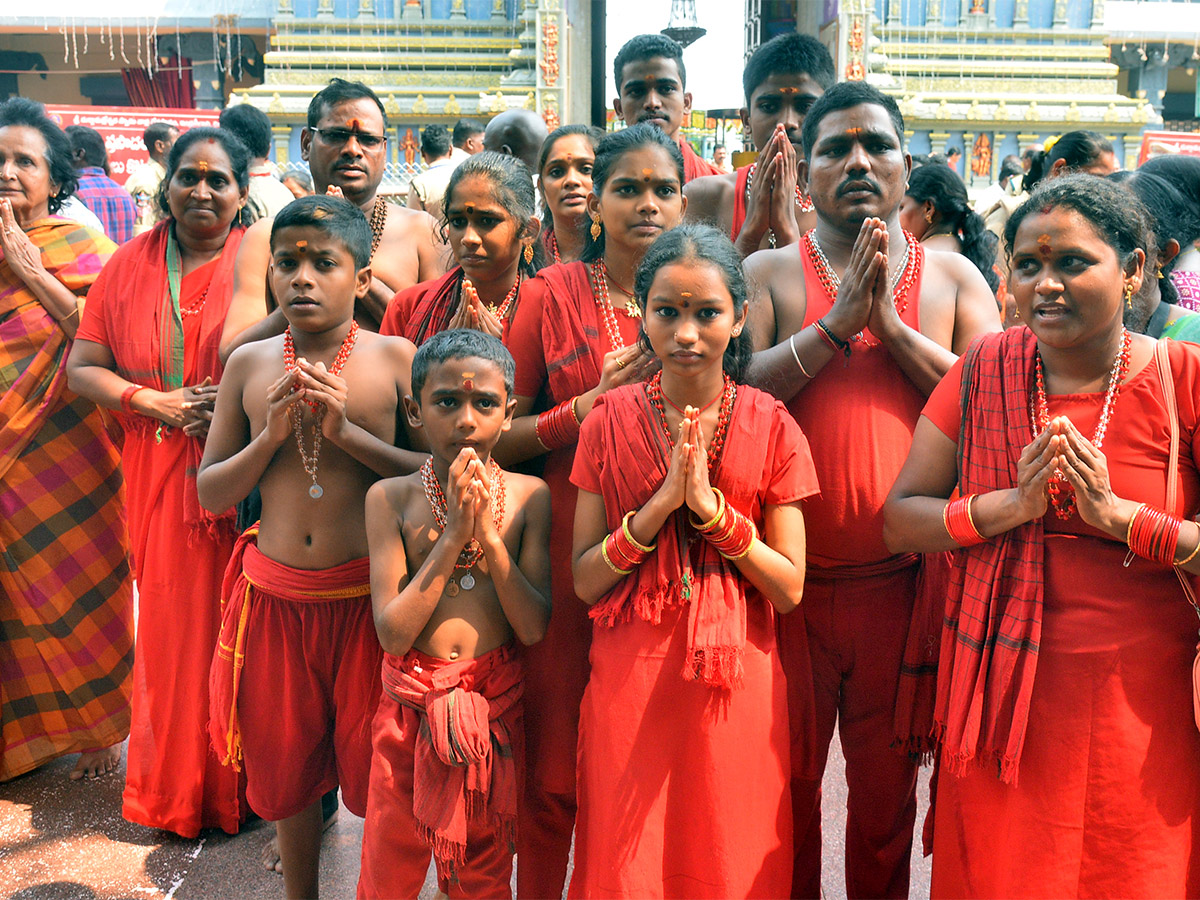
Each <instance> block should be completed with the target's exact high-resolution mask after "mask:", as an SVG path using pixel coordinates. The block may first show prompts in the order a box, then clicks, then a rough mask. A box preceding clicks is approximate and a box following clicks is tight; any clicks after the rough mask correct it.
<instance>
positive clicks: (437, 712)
mask: <svg viewBox="0 0 1200 900" xmlns="http://www.w3.org/2000/svg"><path fill="white" fill-rule="evenodd" d="M383 690H384V693H386V694H387V695H388V696H389V697H391V698H392V699H393V700H395V701H396V702H397V703H400V704H403V705H404V706H407V707H409V708H410V709H415V710H416V711H417V712H418V713H420V714H421V715H422V716H423V717H424V721H423V722H422V727H421V731H420V734H419V736H418V738H417V746H416V751H415V759H414V763H413V767H414V771H413V817H414V818H415V819H416V820H417V830H418V833H419V835H420V837H421V840H423V841H425V842H426V843H428V844H429V845H430V846H431V847H432V848H433V855H434V857H435V859H436V860H437V863H438V869H439V872H442V871H445V870H449V871H452V870H453V867H454V866H461V865H463V864H464V863H465V862H466V853H467V824H468V822H469V821H471V820H477V821H478V820H480V819H485V820H486V821H488V822H489V823H491V824H492V825H493V826H495V827H496V828H497V829H498V835H499V839H500V840H502V841H504V842H506V843H507V845H508V846H509V848H513V847H515V846H516V829H517V766H516V762H515V760H514V758H513V734H514V731H513V729H514V728H517V727H519V723H518V720H519V715H520V711H521V707H520V700H521V695H522V694H523V693H524V690H525V680H524V677H523V674H522V669H521V663H520V660H519V658H518V656H517V651H516V648H515V647H514V646H513V645H512V644H511V643H509V644H506V645H504V646H503V647H498V648H497V649H495V650H492V651H491V652H489V653H485V654H483V655H482V656H480V657H478V658H477V659H464V660H459V661H457V662H449V661H446V660H439V659H435V658H433V657H429V656H427V655H425V654H423V653H420V652H418V651H416V650H410V651H409V652H408V653H407V654H405V655H404V656H403V657H395V656H392V655H391V654H390V653H389V654H384V658H383Z"/></svg>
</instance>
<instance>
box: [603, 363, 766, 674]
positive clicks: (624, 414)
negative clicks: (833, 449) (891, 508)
mask: <svg viewBox="0 0 1200 900" xmlns="http://www.w3.org/2000/svg"><path fill="white" fill-rule="evenodd" d="M776 402H777V401H776V400H775V399H774V398H773V397H770V396H768V395H767V394H764V393H762V392H761V391H756V390H754V389H753V388H747V387H739V388H738V396H737V400H736V401H735V403H734V410H733V415H732V417H731V419H730V423H729V431H728V434H727V436H726V440H725V448H724V450H723V451H722V454H721V459H720V460H719V461H718V463H717V465H716V467H715V469H714V470H713V472H712V483H713V484H714V486H716V487H719V488H720V489H721V491H722V492H723V493H724V494H725V502H726V503H728V504H729V505H730V506H732V507H733V508H734V509H736V510H738V512H741V513H743V514H744V515H748V516H751V517H753V514H754V509H753V504H754V499H755V497H756V496H757V493H758V489H759V478H760V475H761V473H762V471H763V467H764V466H765V465H766V464H767V451H768V442H767V441H766V440H764V435H766V434H769V433H770V429H771V422H772V420H773V418H774V415H775V406H776ZM600 404H603V406H604V408H605V413H604V415H603V416H602V418H601V419H600V421H601V422H602V423H603V427H604V430H605V438H604V440H605V444H606V446H609V447H615V446H628V448H629V453H630V458H631V459H636V460H638V462H639V465H636V466H632V465H631V466H611V467H610V468H609V469H608V474H607V477H606V478H605V479H604V482H603V485H602V496H603V498H604V511H605V516H606V518H607V521H608V527H609V528H610V529H612V528H617V527H619V526H620V524H621V518H622V517H623V516H624V515H625V513H626V512H628V511H629V510H631V509H640V508H641V507H642V506H644V505H645V503H646V502H647V501H648V500H649V499H650V497H651V496H652V495H653V494H654V492H655V491H657V490H658V488H659V486H660V485H661V484H662V483H663V479H664V478H665V477H666V474H667V469H668V468H669V466H670V458H671V445H670V443H669V442H668V441H667V436H666V434H665V433H664V432H663V429H662V426H661V424H660V422H659V413H658V410H657V409H655V408H654V406H653V405H652V404H651V403H650V400H649V398H648V396H647V394H646V388H645V386H644V385H640V384H639V385H629V386H626V387H623V388H619V389H617V390H615V391H609V392H608V393H607V394H605V395H604V396H603V397H601V398H600V399H599V400H598V401H597V409H599V408H600ZM593 412H595V410H593ZM656 540H657V547H656V549H655V550H654V551H653V552H652V553H651V554H650V556H649V558H648V559H647V560H646V561H645V562H644V563H642V565H641V566H639V567H638V568H637V570H636V571H635V572H634V573H633V574H632V575H629V576H627V577H625V578H623V579H622V580H621V581H620V582H618V583H617V585H616V587H614V588H613V589H612V590H611V591H609V593H608V594H606V595H605V596H604V598H603V599H602V600H600V602H599V603H597V604H596V605H595V606H594V607H592V610H591V616H592V618H593V620H595V622H596V624H598V625H602V626H609V627H611V626H613V625H615V624H617V623H618V622H621V621H626V620H628V617H629V616H631V615H632V616H637V617H638V618H640V619H642V620H644V621H646V622H649V623H651V624H654V625H657V624H659V622H661V621H662V615H663V611H664V610H666V609H669V608H673V607H676V606H679V605H682V604H684V603H686V604H688V653H687V658H686V661H685V664H684V670H683V677H684V678H686V679H688V680H697V679H698V680H700V681H703V682H704V683H705V684H709V685H712V686H714V687H720V688H734V687H738V686H739V685H740V684H741V680H742V650H743V647H744V646H745V643H746V597H745V592H744V588H743V586H742V584H741V582H740V579H739V575H738V571H737V567H736V566H734V564H733V563H731V562H730V561H729V560H727V559H725V558H724V557H722V556H721V554H719V553H718V552H717V551H716V550H715V549H713V547H712V545H711V544H710V543H709V542H708V541H706V540H704V539H703V538H702V537H700V536H699V535H698V534H697V533H696V530H695V528H694V527H693V526H692V525H691V523H690V522H689V517H688V510H687V509H686V508H681V509H679V510H676V512H675V513H673V514H672V516H671V518H669V519H668V520H667V522H666V524H665V525H664V526H663V529H662V531H660V532H659V534H658V536H657V538H656ZM684 548H688V549H686V550H685V549H684ZM685 564H686V565H685Z"/></svg>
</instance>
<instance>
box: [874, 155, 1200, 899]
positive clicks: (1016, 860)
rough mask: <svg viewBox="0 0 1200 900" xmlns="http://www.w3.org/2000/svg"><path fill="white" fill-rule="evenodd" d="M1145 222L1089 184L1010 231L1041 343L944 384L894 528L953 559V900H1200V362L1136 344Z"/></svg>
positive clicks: (1038, 201) (1054, 196)
mask: <svg viewBox="0 0 1200 900" xmlns="http://www.w3.org/2000/svg"><path fill="white" fill-rule="evenodd" d="M1146 221H1147V220H1146V213H1145V210H1144V208H1143V207H1142V205H1141V203H1140V202H1139V201H1138V200H1137V198H1136V197H1134V196H1133V195H1132V194H1130V193H1129V192H1127V191H1124V190H1122V189H1121V188H1119V187H1117V186H1116V185H1113V184H1111V183H1110V182H1107V181H1104V180H1101V179H1098V178H1095V177H1093V176H1089V175H1071V176H1064V177H1062V178H1056V179H1053V180H1052V181H1049V182H1047V183H1046V184H1044V185H1040V186H1039V187H1038V189H1037V190H1036V191H1035V192H1034V193H1033V195H1032V196H1031V197H1030V198H1029V199H1028V200H1027V201H1026V202H1025V203H1024V204H1023V205H1022V206H1020V207H1019V208H1018V209H1017V210H1016V211H1015V212H1014V213H1013V215H1012V217H1011V218H1010V219H1009V221H1008V223H1007V226H1006V228H1005V243H1006V244H1007V245H1008V250H1009V258H1010V266H1011V275H1010V277H1009V289H1010V291H1011V293H1012V295H1013V298H1014V299H1015V301H1016V305H1017V309H1018V311H1019V312H1020V318H1021V321H1022V322H1024V323H1026V324H1027V327H1026V326H1024V325H1022V326H1018V327H1014V328H1010V329H1008V330H1007V331H1005V332H1003V333H1002V334H991V335H986V336H984V337H983V338H981V339H980V340H979V341H977V342H976V343H974V344H972V346H971V347H970V349H968V351H967V353H966V354H965V355H964V356H963V357H962V359H960V360H959V362H958V363H956V364H955V366H954V367H953V368H952V369H951V370H950V371H949V372H948V373H947V374H946V377H945V378H944V379H943V380H942V382H941V383H940V384H939V385H938V386H937V388H936V389H935V390H934V392H933V394H932V395H930V398H929V402H928V404H927V405H926V407H925V410H924V412H923V414H922V418H921V420H920V422H919V423H918V425H917V429H916V433H915V435H914V437H913V444H912V450H911V452H910V454H909V457H908V460H907V462H906V463H905V465H904V468H903V469H902V470H901V473H900V475H899V477H898V478H897V480H896V484H895V486H894V488H893V489H892V493H891V496H890V497H889V499H888V503H887V506H886V508H885V515H886V525H885V532H884V534H885V538H886V539H887V542H888V546H889V547H890V548H891V549H892V550H893V552H900V551H917V552H926V553H928V552H932V551H940V550H956V553H955V566H954V570H953V574H952V580H951V584H950V591H949V596H948V597H947V602H946V608H945V615H944V618H943V623H944V624H943V628H942V635H941V654H940V661H939V666H938V674H937V697H936V701H935V705H934V736H935V737H936V738H937V739H939V741H940V752H939V756H938V760H939V766H940V769H939V777H938V782H937V791H936V797H935V801H934V813H933V815H934V819H933V886H932V893H933V896H934V897H1195V896H1197V895H1198V894H1200V867H1198V866H1197V864H1196V860H1195V857H1194V849H1193V846H1194V840H1195V838H1194V834H1195V829H1196V826H1197V822H1198V821H1200V818H1198V817H1200V734H1197V729H1196V722H1195V721H1193V718H1194V717H1193V712H1192V698H1191V693H1192V691H1191V684H1190V682H1191V678H1190V675H1191V667H1192V660H1193V657H1194V656H1195V653H1196V612H1193V610H1192V608H1191V607H1190V606H1189V604H1188V602H1187V600H1186V599H1185V596H1184V592H1183V591H1182V590H1181V589H1180V583H1179V580H1177V577H1176V575H1177V573H1176V572H1173V571H1172V568H1173V566H1174V567H1180V573H1179V574H1180V575H1181V577H1182V578H1185V579H1190V576H1192V575H1195V574H1196V573H1198V572H1200V556H1198V555H1197V552H1196V551H1197V549H1198V548H1200V526H1197V524H1196V523H1195V522H1194V521H1191V520H1192V519H1193V518H1194V517H1195V515H1196V513H1197V512H1198V511H1200V475H1198V474H1197V465H1198V463H1200V442H1197V440H1196V427H1197V417H1198V416H1200V347H1197V346H1195V345H1191V344H1186V343H1179V342H1176V341H1164V342H1155V341H1154V340H1152V339H1151V338H1148V337H1145V336H1143V335H1135V334H1131V333H1130V332H1128V331H1127V330H1126V329H1125V327H1124V325H1123V322H1122V315H1123V313H1124V312H1125V311H1126V308H1127V305H1128V304H1130V302H1131V301H1132V298H1133V296H1134V294H1136V293H1137V290H1138V287H1139V286H1140V284H1141V281H1142V278H1143V266H1144V261H1145V251H1144V247H1145V246H1146V233H1147V225H1146ZM1173 445H1174V449H1172V448H1173ZM956 487H957V491H958V496H957V499H954V500H952V501H950V502H947V498H949V497H950V496H951V494H952V491H954V490H955V488H956Z"/></svg>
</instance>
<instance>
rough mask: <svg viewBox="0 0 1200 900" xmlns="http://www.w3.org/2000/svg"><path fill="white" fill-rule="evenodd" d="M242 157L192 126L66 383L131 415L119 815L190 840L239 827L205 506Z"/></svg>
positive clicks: (226, 541)
mask: <svg viewBox="0 0 1200 900" xmlns="http://www.w3.org/2000/svg"><path fill="white" fill-rule="evenodd" d="M247 163H248V154H247V152H246V148H245V147H244V146H243V145H242V144H241V143H240V142H239V141H238V140H237V139H236V138H234V137H232V136H231V135H230V134H229V133H228V132H225V131H219V130H217V129H212V128H195V129H192V130H191V131H188V132H186V133H185V134H184V135H183V136H182V137H180V138H179V139H178V140H177V141H176V142H175V146H174V147H173V148H172V150H171V155H170V158H169V159H168V164H167V175H166V177H165V178H164V179H163V186H162V188H161V189H160V196H159V201H160V204H161V206H162V208H163V211H164V213H166V214H167V218H166V220H165V221H163V222H161V223H159V224H158V225H157V226H156V227H155V228H154V229H153V230H152V231H149V232H147V233H146V234H143V235H140V236H138V237H136V238H134V239H133V240H132V241H130V242H129V243H128V244H126V245H125V246H123V247H121V248H120V249H119V250H118V251H117V253H116V255H115V256H114V257H113V259H112V261H111V262H110V263H109V264H108V266H106V267H105V269H104V271H103V272H102V273H101V275H100V278H99V279H97V281H96V284H95V286H94V287H93V288H92V292H91V294H90V295H89V298H88V306H87V311H86V313H85V315H84V317H83V323H82V325H81V326H80V329H79V334H78V336H77V338H76V342H75V347H74V348H73V350H72V351H71V357H70V360H69V362H68V372H69V374H70V378H71V386H72V387H74V388H75V389H77V390H78V391H79V392H80V393H81V394H83V395H84V396H86V397H89V398H90V399H92V400H94V401H95V402H96V403H98V404H100V405H101V406H105V407H108V408H109V409H114V410H120V411H121V412H122V413H123V415H122V416H121V423H122V425H123V426H124V428H125V443H124V448H123V450H122V459H123V463H124V467H125V473H126V476H127V479H128V485H129V492H128V494H129V496H128V503H129V524H130V533H131V539H132V544H133V558H134V565H135V572H136V577H137V584H138V602H139V618H138V634H137V655H136V661H135V667H134V676H135V689H134V694H133V726H132V731H131V734H130V739H129V762H128V767H127V773H128V774H127V780H126V785H125V796H124V804H123V809H122V812H123V814H124V815H125V817H126V818H127V819H129V820H131V821H133V822H138V823H140V824H142V825H148V826H150V827H152V828H164V829H166V830H168V831H173V832H175V833H176V834H180V835H183V836H184V837H195V836H196V835H197V834H198V833H199V831H200V829H201V828H206V827H219V828H222V829H224V830H225V831H227V832H229V833H231V834H232V833H234V832H236V831H237V830H238V825H239V822H240V820H241V817H242V809H241V806H240V803H239V798H238V775H237V773H236V772H234V770H233V769H231V768H227V767H224V766H222V765H221V762H220V760H219V759H217V756H216V754H215V753H214V752H213V751H212V749H211V748H210V746H209V741H208V732H207V727H206V726H207V722H208V669H209V665H210V664H211V662H212V655H213V650H214V648H215V646H216V640H217V633H218V629H219V627H220V622H221V616H220V596H221V576H222V574H223V572H224V571H225V565H226V563H227V562H228V559H229V555H230V553H231V552H232V549H233V542H234V538H235V537H236V534H235V527H234V526H235V523H234V516H233V512H232V510H230V511H229V512H227V513H224V514H222V515H218V516H214V515H212V514H210V513H207V512H205V511H204V510H203V509H202V508H201V507H200V504H199V501H198V500H197V497H196V469H197V467H198V466H199V463H200V457H201V451H202V441H203V440H204V437H205V435H206V434H207V432H208V423H209V421H210V420H211V417H212V404H213V399H214V398H215V396H216V389H217V385H216V382H217V381H219V380H220V377H221V364H220V361H219V360H218V358H217V344H218V341H219V339H220V336H221V328H222V325H223V323H224V319H225V312H226V309H227V307H228V305H229V299H230V297H231V292H232V285H233V280H232V279H233V260H234V257H235V256H236V254H237V247H238V243H239V242H240V241H241V237H242V232H243V229H242V227H241V225H240V224H239V223H238V219H239V213H240V210H241V209H242V207H243V206H244V205H245V202H246V190H247V184H248V182H249V176H248V174H247Z"/></svg>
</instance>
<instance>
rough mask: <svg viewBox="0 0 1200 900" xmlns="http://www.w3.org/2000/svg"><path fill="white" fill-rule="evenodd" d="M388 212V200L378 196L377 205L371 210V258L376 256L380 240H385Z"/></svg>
mask: <svg viewBox="0 0 1200 900" xmlns="http://www.w3.org/2000/svg"><path fill="white" fill-rule="evenodd" d="M387 214H388V211H387V201H386V200H384V199H383V198H382V197H376V198H375V207H374V208H373V209H372V210H371V259H374V258H375V251H376V250H378V249H379V242H380V241H382V240H383V226H384V225H386V224H387Z"/></svg>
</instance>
